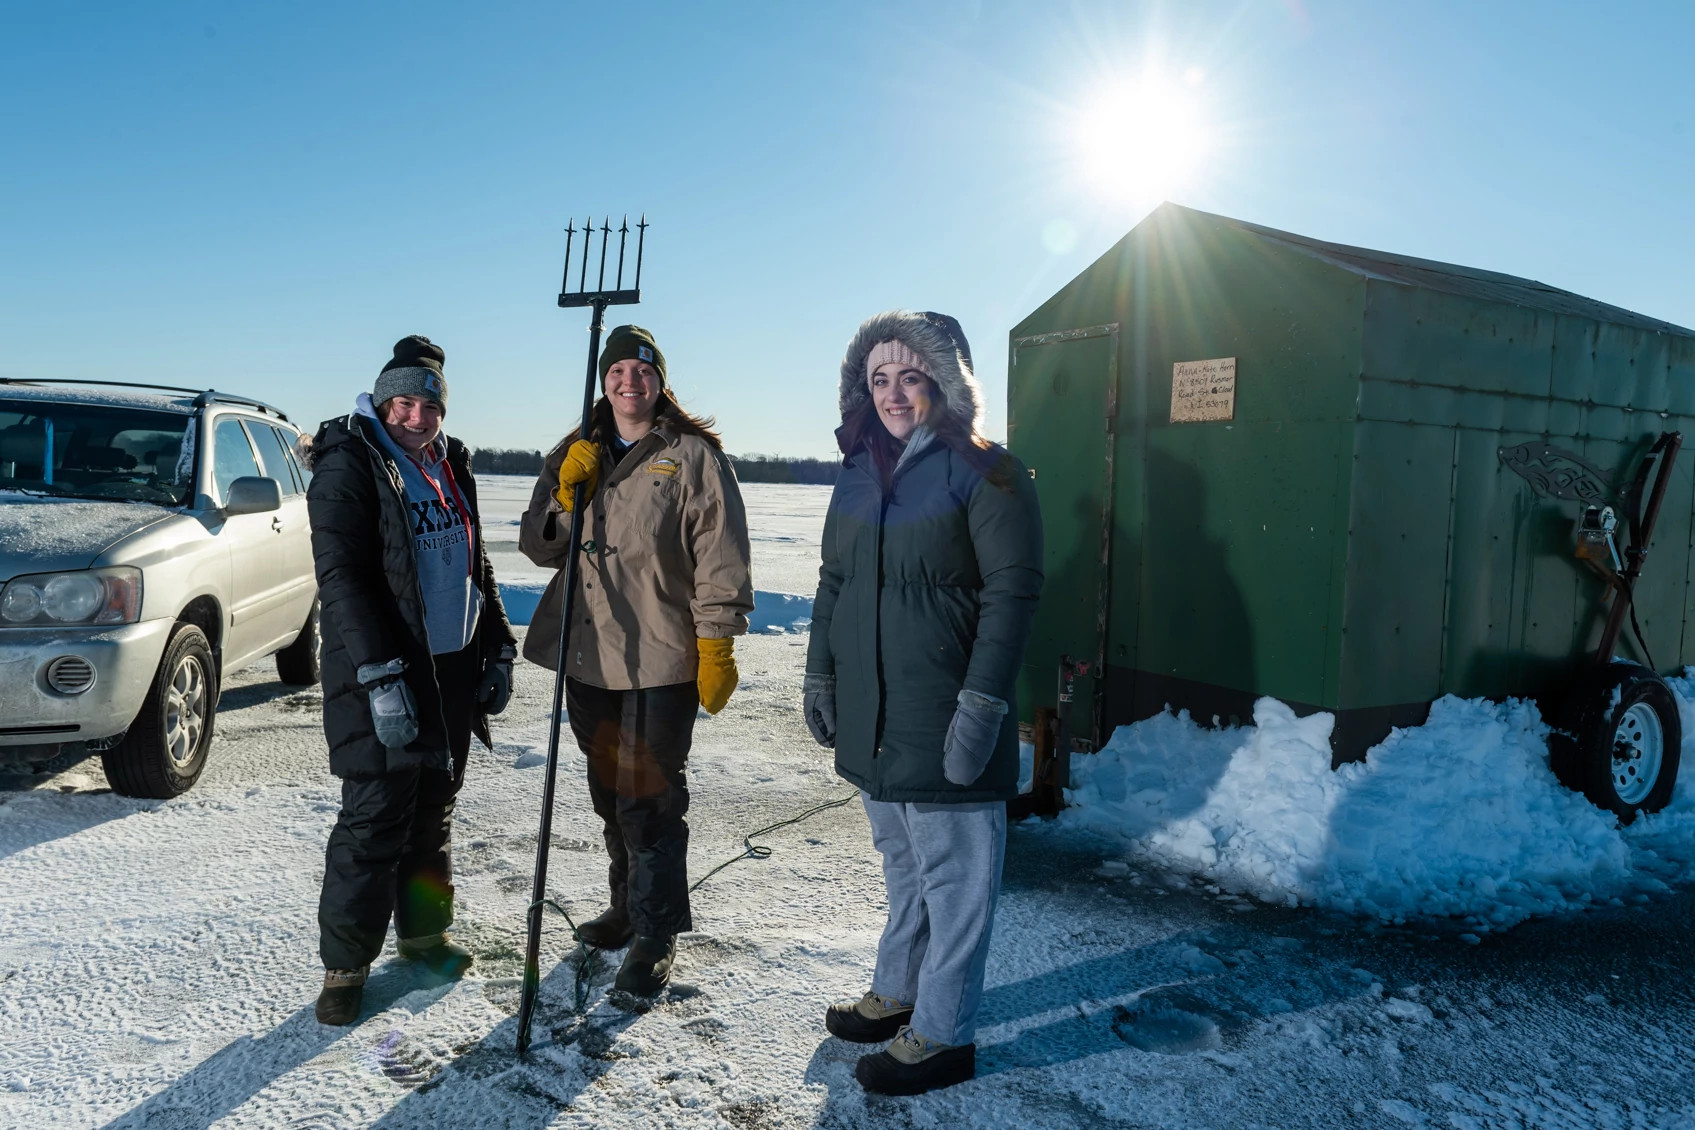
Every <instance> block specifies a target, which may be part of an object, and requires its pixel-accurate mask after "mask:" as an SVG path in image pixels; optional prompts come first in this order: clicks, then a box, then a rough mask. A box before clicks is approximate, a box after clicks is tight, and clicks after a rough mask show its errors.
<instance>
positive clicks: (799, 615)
mask: <svg viewBox="0 0 1695 1130" xmlns="http://www.w3.org/2000/svg"><path fill="white" fill-rule="evenodd" d="M811 625H812V598H811V597H810V596H796V595H795V594H794V593H792V592H756V593H754V594H753V615H752V616H749V617H748V618H747V630H748V631H750V632H804V631H806V630H807V628H809V627H810V626H811Z"/></svg>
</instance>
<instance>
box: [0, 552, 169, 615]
mask: <svg viewBox="0 0 1695 1130" xmlns="http://www.w3.org/2000/svg"><path fill="white" fill-rule="evenodd" d="M140 617H141V570H140V569H136V568H132V567H130V566H120V567H117V568H113V569H79V570H77V571H76V572H74V573H32V574H30V575H29V576H25V577H14V578H13V579H12V580H11V581H9V582H7V584H6V587H5V588H4V589H0V628H51V627H57V626H59V625H67V624H90V625H92V624H133V623H135V622H136V620H138V619H140Z"/></svg>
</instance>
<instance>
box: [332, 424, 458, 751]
mask: <svg viewBox="0 0 1695 1130" xmlns="http://www.w3.org/2000/svg"><path fill="white" fill-rule="evenodd" d="M359 438H360V439H362V440H364V441H365V447H366V448H367V449H368V450H369V451H370V452H371V454H372V455H374V456H376V457H377V458H378V459H379V460H381V461H382V465H383V470H384V471H386V472H388V485H389V486H390V488H392V489H393V490H394V493H395V497H396V498H398V499H399V500H400V516H401V525H402V526H403V527H404V528H405V529H408V530H410V529H411V528H412V523H411V521H410V520H409V519H408V518H407V516H406V482H405V480H404V479H403V478H402V477H401V474H400V465H399V464H397V463H396V462H394V460H392V459H390V458H389V456H388V453H387V452H386V451H380V450H378V448H377V445H376V444H374V443H372V442H371V438H370V437H369V436H367V435H366V434H365V430H364V429H363V428H360V429H359ZM406 551H407V553H409V554H411V556H412V595H413V596H415V597H416V598H417V600H418V611H419V613H420V614H423V615H427V614H426V613H425V607H424V582H423V581H421V580H420V579H419V578H418V548H417V546H416V545H415V544H413V545H408V546H407V547H406ZM479 627H480V625H479ZM424 654H425V655H427V656H429V664H430V682H431V683H432V684H434V685H435V687H436V688H437V690H438V692H439V690H440V688H441V682H440V679H439V677H438V676H437V673H436V657H435V655H434V654H432V653H431V651H430V631H429V625H428V623H426V624H425V626H424ZM434 697H435V700H436V717H437V718H438V719H439V720H440V721H441V733H442V737H443V739H447V710H446V708H445V707H443V706H442V704H441V695H440V693H437V694H436V695H435V696H434ZM442 749H443V751H444V752H445V753H446V754H447V771H448V772H449V773H451V772H453V744H452V741H451V740H447V744H445V745H444V746H443V747H442ZM438 768H439V767H438Z"/></svg>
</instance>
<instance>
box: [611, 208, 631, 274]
mask: <svg viewBox="0 0 1695 1130" xmlns="http://www.w3.org/2000/svg"><path fill="white" fill-rule="evenodd" d="M629 240H630V217H629V215H628V214H627V213H626V214H625V216H624V219H623V222H622V223H620V224H619V225H618V281H617V282H615V283H613V284H612V289H613V290H623V289H624V244H626V243H628V242H629Z"/></svg>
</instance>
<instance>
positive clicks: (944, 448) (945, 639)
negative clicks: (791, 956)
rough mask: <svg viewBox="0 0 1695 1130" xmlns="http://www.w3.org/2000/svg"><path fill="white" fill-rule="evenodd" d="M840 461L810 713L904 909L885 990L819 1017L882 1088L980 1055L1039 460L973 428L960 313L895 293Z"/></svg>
mask: <svg viewBox="0 0 1695 1130" xmlns="http://www.w3.org/2000/svg"><path fill="white" fill-rule="evenodd" d="M840 405H841V412H842V426H841V428H840V429H839V430H838V431H837V433H836V436H837V439H838V441H839V444H840V447H841V450H842V453H843V455H844V456H845V458H844V460H843V464H842V471H841V475H840V477H839V478H838V480H837V482H836V488H835V493H834V494H833V495H832V496H831V498H830V509H829V513H828V515H827V516H826V518H825V522H824V541H823V564H822V567H821V568H820V569H819V579H818V595H817V598H816V600H815V602H814V604H813V610H812V636H811V644H810V647H809V648H808V651H807V663H806V690H805V694H806V699H805V714H806V721H807V725H808V727H809V728H810V729H811V730H812V734H813V736H814V737H815V738H816V739H817V740H818V741H819V743H820V744H822V745H825V746H833V747H834V749H835V751H836V771H837V772H838V773H839V774H841V775H842V776H843V777H845V778H846V779H847V780H849V781H851V782H853V783H854V784H855V785H858V786H859V788H860V790H861V793H862V795H863V797H864V801H865V810H866V814H867V815H868V816H869V817H870V820H871V832H872V837H873V839H874V841H875V843H876V845H877V850H878V851H879V852H881V853H882V856H883V875H884V880H885V883H886V885H887V888H888V896H889V920H888V924H887V926H886V927H885V928H884V931H883V937H882V940H881V942H880V943H879V944H878V948H877V968H876V972H875V973H874V975H873V977H872V981H871V990H870V991H869V992H867V993H866V994H865V995H864V997H862V998H861V999H860V1000H857V1001H849V1002H843V1003H841V1004H837V1005H833V1006H831V1007H830V1008H829V1009H828V1010H827V1011H826V1013H825V1025H826V1027H828V1028H829V1030H830V1031H831V1032H833V1033H835V1034H836V1035H838V1036H840V1037H842V1038H843V1039H847V1040H854V1041H857V1042H862V1043H872V1042H880V1041H882V1040H887V1039H890V1038H891V1037H893V1038H894V1039H893V1042H892V1043H891V1044H890V1045H889V1047H888V1048H887V1049H886V1050H884V1051H881V1052H877V1053H874V1054H871V1055H867V1056H864V1057H862V1058H861V1059H860V1061H859V1064H858V1068H857V1070H856V1074H857V1076H858V1078H859V1080H860V1082H861V1084H862V1085H864V1087H865V1088H866V1089H867V1090H871V1091H880V1092H885V1093H895V1094H911V1093H916V1092H919V1091H926V1090H930V1089H931V1088H934V1087H942V1086H948V1085H950V1084H953V1083H957V1082H960V1081H961V1080H963V1079H969V1078H971V1077H972V1076H973V1075H974V1074H975V1072H976V1046H975V1045H974V1044H973V1043H972V1040H973V1038H974V1035H975V1026H976V1014H977V1005H978V1002H979V1000H980V998H981V996H982V990H983V967H984V962H985V960H986V959H987V956H988V948H989V934H990V929H991V926H992V924H993V920H994V906H995V897H996V894H997V892H998V891H999V889H1000V875H1001V862H1002V859H1003V856H1004V852H1005V844H1006V801H1007V800H1008V799H1009V798H1011V797H1012V796H1014V795H1016V793H1017V791H1018V723H1017V713H1016V711H1015V710H1013V708H1012V703H1013V685H1014V681H1015V679H1016V676H1017V672H1018V667H1019V664H1020V662H1021V661H1022V658H1023V654H1024V644H1025V640H1026V639H1027V638H1028V636H1029V633H1030V622H1031V619H1032V617H1033V616H1034V614H1035V610H1036V601H1037V598H1038V597H1039V595H1040V593H1041V587H1042V523H1041V514H1040V511H1039V509H1038V507H1037V504H1036V493H1035V490H1034V488H1033V487H1032V486H1031V483H1030V476H1029V473H1028V472H1027V471H1026V470H1025V468H1024V467H1023V465H1022V464H1020V463H1019V462H1018V460H1017V459H1015V458H1014V457H1013V456H1012V455H1011V454H1009V453H1008V452H1007V451H1005V450H1004V449H1003V448H1001V447H999V446H997V445H995V444H992V443H990V442H988V441H987V440H985V439H983V438H982V437H981V436H980V435H979V434H978V430H977V428H978V421H979V418H980V416H981V396H980V393H979V391H978V388H977V383H976V380H975V378H974V377H973V376H972V373H971V351H970V347H969V346H968V345H967V344H966V341H965V334H964V333H963V331H962V330H961V329H960V326H959V323H958V322H957V321H955V320H954V319H953V318H950V317H948V316H946V315H944V314H934V313H922V314H914V313H910V312H907V311H892V312H889V313H885V314H879V315H877V316H876V317H874V318H871V319H869V320H868V321H866V322H865V323H864V324H863V325H862V326H860V328H859V332H858V333H857V334H856V335H855V336H854V339H853V341H852V342H851V343H850V344H849V346H848V350H847V354H846V356H845V357H844V358H843V360H842V370H841V385H840Z"/></svg>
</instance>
